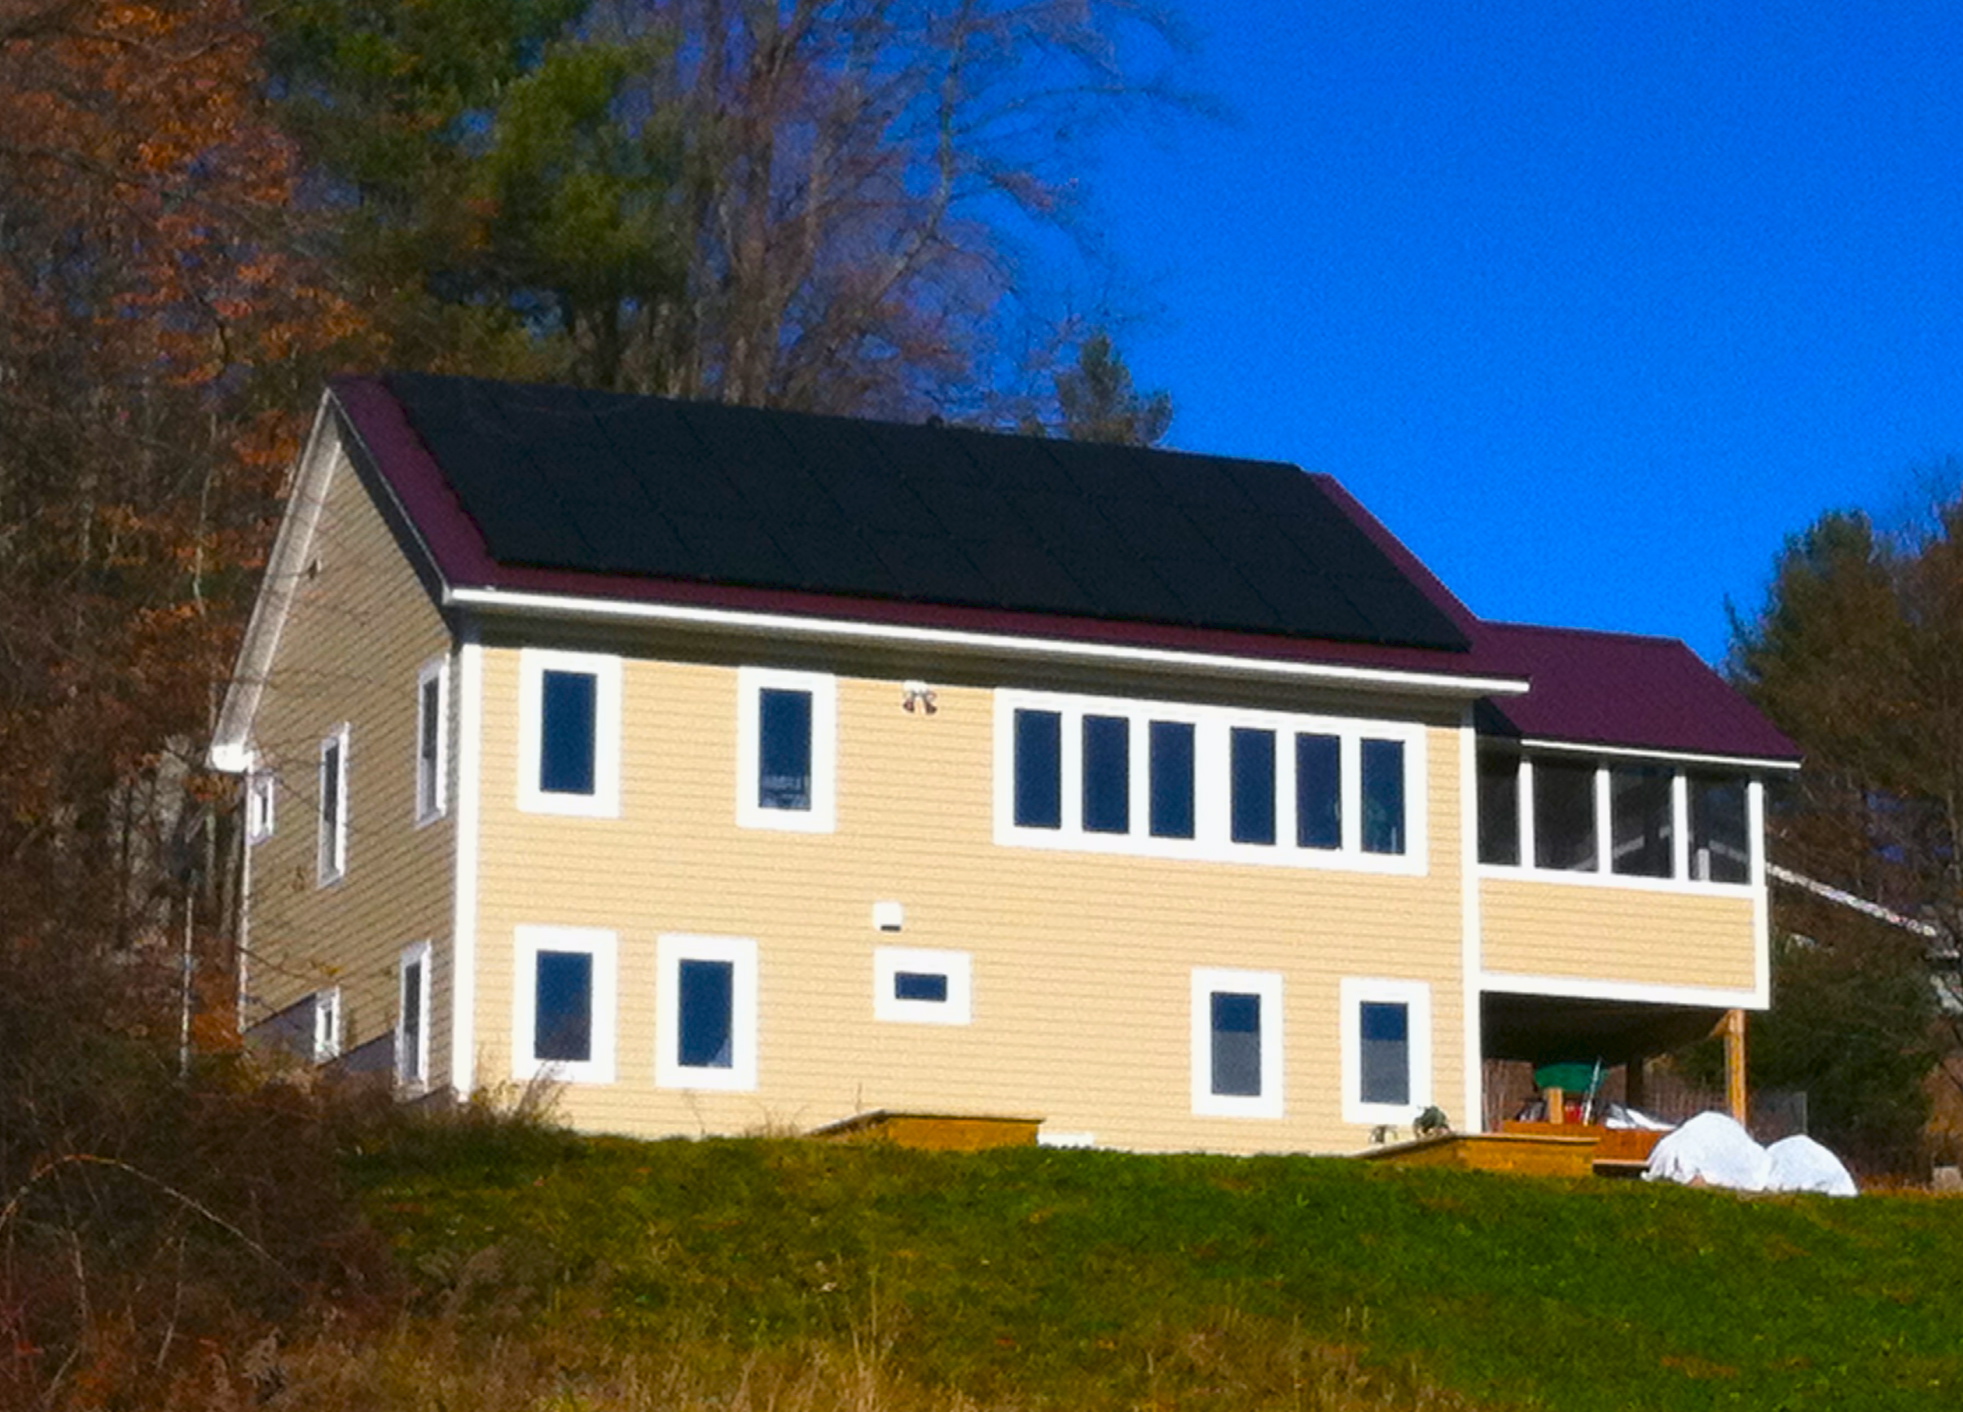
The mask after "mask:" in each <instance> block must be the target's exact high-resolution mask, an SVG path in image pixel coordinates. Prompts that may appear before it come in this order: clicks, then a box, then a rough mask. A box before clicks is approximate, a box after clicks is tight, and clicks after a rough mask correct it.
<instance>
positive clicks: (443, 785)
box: [415, 657, 537, 828]
mask: <svg viewBox="0 0 1963 1412" xmlns="http://www.w3.org/2000/svg"><path fill="white" fill-rule="evenodd" d="M432 681H433V682H435V683H436V761H435V766H434V769H435V777H434V778H433V779H432V778H430V776H429V769H430V766H429V765H427V764H426V763H425V762H424V759H423V693H424V691H426V690H427V689H428V687H429V684H430V683H431V682H432ZM449 775H450V659H449V658H448V657H432V658H430V660H429V661H427V662H425V663H423V665H422V670H421V671H419V672H417V673H416V802H415V809H416V827H418V828H421V827H422V826H423V825H424V824H431V823H434V822H436V820H438V819H440V818H442V817H443V816H444V815H445V814H448V813H449V812H450V779H449ZM533 778H534V779H536V778H537V769H536V766H535V767H534V769H533ZM425 797H427V798H428V799H429V801H430V802H429V803H428V804H425V803H424V800H425Z"/></svg>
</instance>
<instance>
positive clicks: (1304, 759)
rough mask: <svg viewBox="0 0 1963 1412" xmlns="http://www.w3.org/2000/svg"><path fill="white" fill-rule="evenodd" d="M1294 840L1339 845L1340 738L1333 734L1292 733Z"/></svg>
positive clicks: (1302, 844) (1301, 843)
mask: <svg viewBox="0 0 1963 1412" xmlns="http://www.w3.org/2000/svg"><path fill="white" fill-rule="evenodd" d="M1295 843H1296V846H1297V847H1299V848H1341V847H1342V846H1343V742H1342V741H1341V740H1339V739H1337V737H1335V736H1333V735H1298V736H1296V737H1295Z"/></svg>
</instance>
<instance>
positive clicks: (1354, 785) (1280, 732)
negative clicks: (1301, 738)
mask: <svg viewBox="0 0 1963 1412" xmlns="http://www.w3.org/2000/svg"><path fill="white" fill-rule="evenodd" d="M1017 711H1052V712H1056V713H1057V714H1059V715H1060V716H1062V718H1063V722H1062V735H1063V744H1062V759H1061V761H1060V766H1061V769H1060V774H1061V781H1062V793H1063V824H1062V827H1060V828H1054V829H1045V828H1026V827H1022V826H1019V825H1018V824H1017V823H1016V821H1015V765H1016V747H1015V713H1016V712H1017ZM1087 715H1090V716H1122V717H1124V718H1126V719H1127V720H1128V721H1130V723H1131V726H1130V742H1129V743H1130V749H1131V820H1130V828H1129V830H1128V831H1127V832H1125V833H1121V834H1119V833H1093V832H1090V831H1087V830H1086V829H1085V828H1084V827H1083V718H1084V717H1085V716H1087ZM1154 721H1172V722H1180V723H1184V724H1189V725H1191V726H1192V727H1193V728H1194V740H1193V750H1194V769H1193V774H1194V799H1193V834H1194V836H1193V837H1192V838H1155V837H1153V835H1152V820H1151V812H1152V811H1151V769H1150V759H1151V745H1150V732H1151V723H1152V722H1154ZM1237 727H1244V728H1248V729H1253V730H1264V731H1272V732H1274V734H1275V842H1274V843H1272V844H1261V843H1236V842H1234V841H1233V837H1232V832H1233V820H1232V797H1231V791H1232V782H1231V769H1230V764H1231V760H1230V754H1229V752H1230V749H1231V746H1230V741H1231V739H1232V732H1233V731H1234V730H1235V729H1236V728H1237ZM1297 734H1301V735H1333V736H1335V737H1337V739H1338V740H1339V741H1340V742H1341V746H1340V749H1341V752H1342V771H1343V778H1342V808H1343V842H1342V846H1341V847H1340V848H1303V847H1300V846H1298V845H1297V844H1296V842H1295V838H1296V828H1295V803H1296V801H1295V747H1294V744H1293V739H1292V738H1293V737H1294V736H1295V735H1297ZM1366 739H1368V740H1394V741H1397V742H1399V743H1401V744H1402V745H1403V746H1404V844H1405V848H1404V852H1402V853H1366V852H1365V851H1364V850H1363V846H1362V843H1363V807H1362V788H1363V786H1362V769H1361V763H1362V742H1363V741H1364V740H1366ZM1427 742H1428V735H1427V731H1426V728H1425V727H1424V726H1423V725H1420V724H1417V723H1415V722H1410V721H1383V720H1373V719H1363V718H1360V717H1353V716H1311V715H1295V714H1290V713H1286V712H1278V711H1254V710H1242V709H1239V708H1234V707H1222V706H1199V705H1193V704H1190V703H1185V702H1162V701H1145V700H1133V699H1131V698H1127V697H1097V696H1078V695H1069V694H1062V693H1052V692H1039V691H1024V690H1020V689H1011V688H1003V689H999V690H997V691H996V693H995V842H996V843H997V844H1000V845H1003V846H1008V847H1016V848H1046V849H1052V850H1058V851H1064V852H1073V853H1123V854H1131V855H1137V856H1143V857H1152V858H1190V859H1199V860H1203V861H1208V862H1222V863H1254V864H1262V865H1268V866H1275V865H1280V866H1284V867H1297V868H1325V869H1335V870H1340V871H1345V872H1367V873H1391V874H1398V875H1402V876H1423V875H1424V873H1425V871H1426V850H1427V847H1428V840H1429V836H1430V828H1429V826H1428V822H1427V808H1428V798H1429V791H1428V789H1427V783H1426V782H1427V780H1428V778H1429V775H1428V770H1427V765H1426V747H1427ZM1209 782H1211V787H1209Z"/></svg>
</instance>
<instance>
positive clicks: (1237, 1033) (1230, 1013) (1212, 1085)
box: [1192, 968, 1282, 1118]
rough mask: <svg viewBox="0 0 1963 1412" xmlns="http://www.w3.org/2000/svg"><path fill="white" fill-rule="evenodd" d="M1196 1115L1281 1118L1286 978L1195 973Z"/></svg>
mask: <svg viewBox="0 0 1963 1412" xmlns="http://www.w3.org/2000/svg"><path fill="white" fill-rule="evenodd" d="M1192 1005H1193V1111H1194V1112H1195V1113H1199V1114H1206V1115H1212V1116H1218V1117H1236V1118H1279V1117H1281V1116H1282V1092H1281V1088H1282V1083H1281V1076H1282V1069H1281V1054H1282V1049H1281V976H1280V975H1279V974H1278V973H1276V972H1273V971H1232V970H1217V969H1213V968H1202V969H1199V970H1195V971H1194V972H1193V992H1192Z"/></svg>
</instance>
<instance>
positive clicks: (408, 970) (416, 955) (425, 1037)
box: [395, 941, 430, 1088]
mask: <svg viewBox="0 0 1963 1412" xmlns="http://www.w3.org/2000/svg"><path fill="white" fill-rule="evenodd" d="M429 992H430V984H429V943H428V942H426V941H419V942H417V943H416V944H415V945H414V946H411V947H408V948H406V949H405V950H404V951H403V953H402V959H401V962H400V963H399V965H398V966H397V970H396V1012H395V1013H396V1022H395V1081H396V1082H397V1083H398V1084H401V1085H402V1086H403V1087H404V1088H422V1087H423V1086H425V1085H426V1084H428V1083H429Z"/></svg>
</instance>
